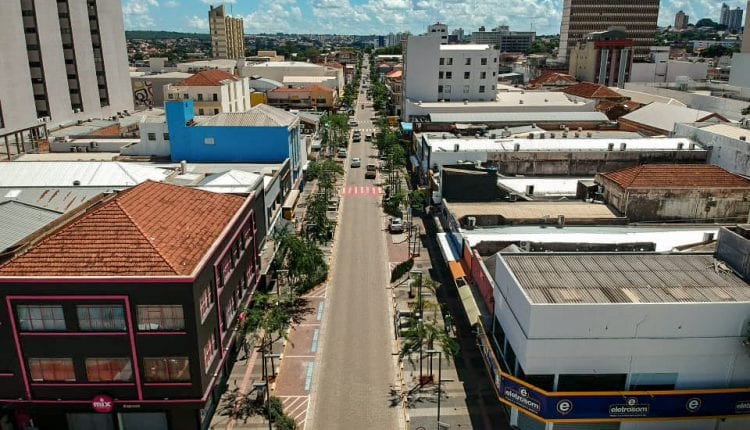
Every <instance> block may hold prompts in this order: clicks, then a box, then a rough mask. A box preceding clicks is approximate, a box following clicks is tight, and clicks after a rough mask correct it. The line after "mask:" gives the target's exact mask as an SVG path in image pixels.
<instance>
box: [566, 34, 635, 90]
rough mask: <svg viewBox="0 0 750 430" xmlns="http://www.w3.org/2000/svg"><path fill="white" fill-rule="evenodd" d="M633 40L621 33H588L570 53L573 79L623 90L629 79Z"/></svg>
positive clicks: (570, 68)
mask: <svg viewBox="0 0 750 430" xmlns="http://www.w3.org/2000/svg"><path fill="white" fill-rule="evenodd" d="M633 51H634V49H633V41H632V40H631V39H628V38H627V35H626V33H625V32H624V31H622V30H620V29H610V30H607V31H599V32H594V33H589V34H588V35H587V36H586V38H585V39H583V40H581V41H579V42H578V44H577V45H576V46H575V48H574V49H573V50H572V51H571V52H570V64H569V71H568V73H570V74H571V75H573V76H575V77H576V79H578V80H581V81H586V82H593V83H596V84H599V85H605V86H608V87H619V88H623V87H624V86H625V82H628V81H629V80H630V70H631V68H632V64H633Z"/></svg>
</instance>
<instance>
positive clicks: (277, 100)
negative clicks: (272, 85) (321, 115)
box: [267, 84, 338, 110]
mask: <svg viewBox="0 0 750 430" xmlns="http://www.w3.org/2000/svg"><path fill="white" fill-rule="evenodd" d="M267 94H268V104H269V105H271V106H275V107H280V108H285V109H290V108H291V109H323V110H330V109H333V108H335V107H336V102H337V101H338V95H337V94H336V90H334V89H333V88H329V87H326V86H324V85H320V84H313V85H308V86H305V87H300V88H276V89H275V90H273V91H269V92H268V93H267Z"/></svg>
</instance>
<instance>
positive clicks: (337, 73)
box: [240, 61, 344, 94]
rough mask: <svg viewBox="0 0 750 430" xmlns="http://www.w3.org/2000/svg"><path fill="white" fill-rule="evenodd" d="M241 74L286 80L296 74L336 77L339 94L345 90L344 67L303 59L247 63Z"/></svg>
mask: <svg viewBox="0 0 750 430" xmlns="http://www.w3.org/2000/svg"><path fill="white" fill-rule="evenodd" d="M240 76H242V77H253V76H260V77H261V78H267V79H272V80H274V81H277V82H284V78H285V77H289V78H291V77H294V76H300V77H301V76H327V77H331V78H335V79H336V87H335V88H336V90H337V91H338V92H339V94H342V93H343V92H344V69H337V68H335V67H328V66H321V65H319V64H313V63H304V62H301V61H269V62H266V63H255V64H250V63H247V64H245V65H244V67H242V68H241V70H240Z"/></svg>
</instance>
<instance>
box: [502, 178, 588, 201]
mask: <svg viewBox="0 0 750 430" xmlns="http://www.w3.org/2000/svg"><path fill="white" fill-rule="evenodd" d="M581 180H593V178H570V177H565V178H549V177H542V178H540V177H524V178H518V177H516V178H498V180H497V183H498V184H500V185H501V186H503V187H506V188H508V189H510V190H513V191H514V192H516V193H518V194H526V187H527V186H533V187H534V191H533V195H531V196H530V197H531V198H537V197H547V198H549V197H560V196H575V195H576V191H577V189H578V181H581Z"/></svg>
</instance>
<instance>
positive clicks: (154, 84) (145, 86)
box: [130, 72, 192, 108]
mask: <svg viewBox="0 0 750 430" xmlns="http://www.w3.org/2000/svg"><path fill="white" fill-rule="evenodd" d="M191 76H192V73H184V72H166V73H154V74H147V73H146V72H130V83H131V85H132V87H133V102H134V103H135V106H136V107H137V108H144V107H145V108H148V107H164V87H165V86H167V85H174V84H176V83H178V82H182V81H184V80H185V79H187V78H189V77H191Z"/></svg>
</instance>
